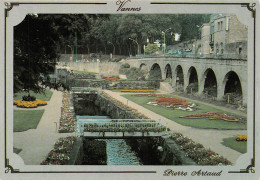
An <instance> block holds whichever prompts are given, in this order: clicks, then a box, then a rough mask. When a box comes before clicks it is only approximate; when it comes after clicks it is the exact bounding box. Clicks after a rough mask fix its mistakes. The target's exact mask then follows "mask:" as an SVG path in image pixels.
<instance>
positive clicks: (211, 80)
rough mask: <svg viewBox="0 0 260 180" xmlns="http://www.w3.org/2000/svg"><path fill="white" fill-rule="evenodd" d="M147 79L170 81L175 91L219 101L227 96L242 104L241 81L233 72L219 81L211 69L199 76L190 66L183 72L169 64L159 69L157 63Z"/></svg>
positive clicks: (179, 67) (179, 66)
mask: <svg viewBox="0 0 260 180" xmlns="http://www.w3.org/2000/svg"><path fill="white" fill-rule="evenodd" d="M146 68H147V67H146ZM162 69H163V70H164V71H162ZM186 69H187V68H186ZM149 77H150V79H157V80H159V79H160V80H166V81H170V82H171V84H172V87H173V88H174V89H175V91H185V92H186V93H198V94H199V95H203V94H204V95H207V96H208V97H210V96H211V97H216V98H217V99H219V100H222V99H226V98H227V96H228V95H229V99H230V100H231V99H233V101H238V102H239V103H243V102H242V99H243V92H242V86H241V81H240V78H239V76H238V74H237V73H236V72H234V71H229V72H228V73H226V74H225V76H224V78H223V79H221V77H219V78H217V76H216V73H215V72H214V70H213V69H212V68H207V69H206V70H205V71H203V72H202V73H201V74H200V75H199V74H198V71H197V69H196V67H194V66H190V67H189V68H188V70H186V72H185V70H184V69H183V67H182V66H181V65H177V67H175V68H173V67H171V65H170V64H167V65H166V66H165V67H164V68H161V66H160V65H159V64H158V63H154V64H153V65H152V67H151V69H150V71H149Z"/></svg>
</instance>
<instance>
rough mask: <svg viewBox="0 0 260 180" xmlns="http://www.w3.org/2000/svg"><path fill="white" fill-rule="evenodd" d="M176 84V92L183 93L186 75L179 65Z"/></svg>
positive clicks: (175, 79)
mask: <svg viewBox="0 0 260 180" xmlns="http://www.w3.org/2000/svg"><path fill="white" fill-rule="evenodd" d="M173 83H174V84H175V90H177V91H183V87H184V73H183V69H182V66H181V65H178V66H177V67H176V68H175V76H174V82H173Z"/></svg>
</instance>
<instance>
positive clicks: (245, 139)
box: [236, 135, 247, 141]
mask: <svg viewBox="0 0 260 180" xmlns="http://www.w3.org/2000/svg"><path fill="white" fill-rule="evenodd" d="M236 140H237V141H247V135H240V136H237V137H236Z"/></svg>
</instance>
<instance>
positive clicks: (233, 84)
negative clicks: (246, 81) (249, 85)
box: [222, 71, 243, 104]
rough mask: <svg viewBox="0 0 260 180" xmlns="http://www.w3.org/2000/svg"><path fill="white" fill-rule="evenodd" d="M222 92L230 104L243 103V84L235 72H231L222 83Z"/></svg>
mask: <svg viewBox="0 0 260 180" xmlns="http://www.w3.org/2000/svg"><path fill="white" fill-rule="evenodd" d="M222 92H223V95H224V99H225V100H228V101H229V102H230V103H239V102H241V104H242V103H243V89H242V83H241V80H240V78H239V76H238V74H237V73H236V72H235V71H229V72H228V73H227V74H226V75H225V77H224V79H223V83H222Z"/></svg>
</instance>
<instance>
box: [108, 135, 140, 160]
mask: <svg viewBox="0 0 260 180" xmlns="http://www.w3.org/2000/svg"><path fill="white" fill-rule="evenodd" d="M104 141H105V142H106V143H107V165H140V164H141V162H140V159H139V158H138V157H137V156H136V155H135V153H134V152H133V151H132V150H131V147H130V146H128V145H127V144H126V142H125V140H123V139H106V140H104Z"/></svg>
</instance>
